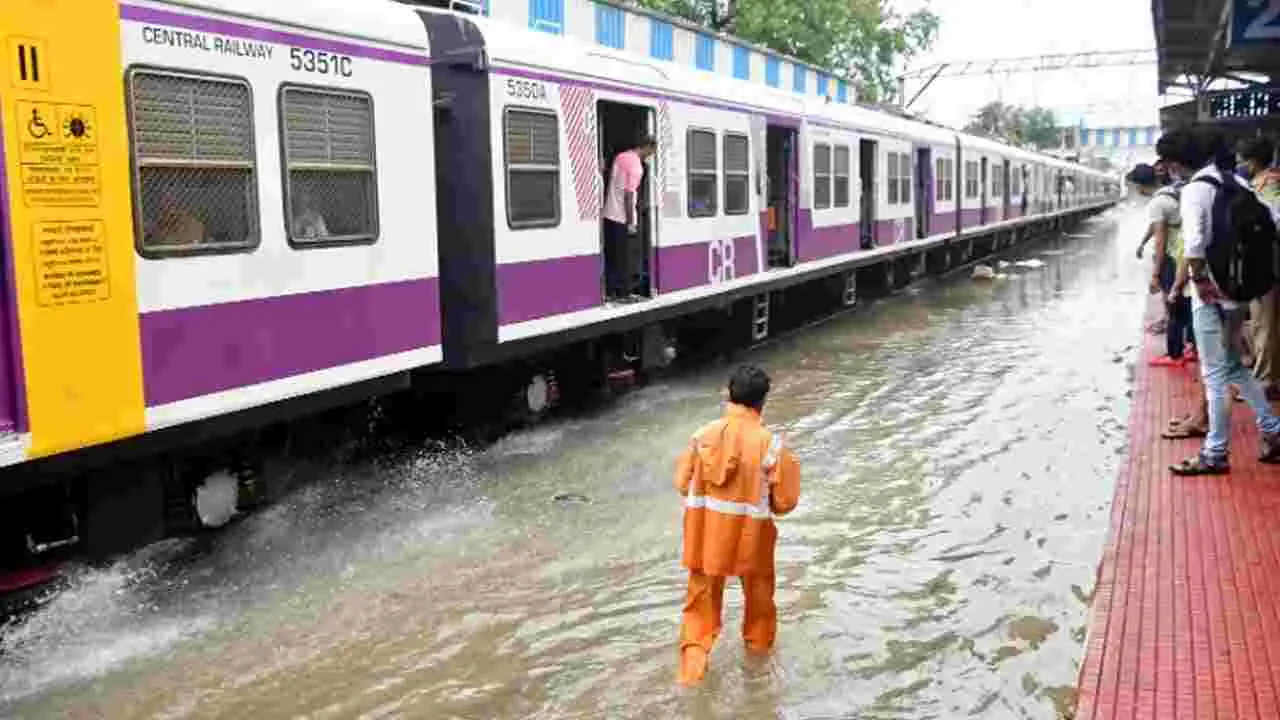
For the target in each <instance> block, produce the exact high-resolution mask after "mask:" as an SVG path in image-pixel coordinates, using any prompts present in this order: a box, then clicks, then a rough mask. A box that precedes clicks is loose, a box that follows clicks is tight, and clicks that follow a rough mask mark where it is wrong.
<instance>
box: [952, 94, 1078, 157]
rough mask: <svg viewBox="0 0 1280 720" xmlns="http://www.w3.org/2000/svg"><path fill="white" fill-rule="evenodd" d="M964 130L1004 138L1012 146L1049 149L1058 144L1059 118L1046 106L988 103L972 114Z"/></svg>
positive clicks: (999, 138)
mask: <svg viewBox="0 0 1280 720" xmlns="http://www.w3.org/2000/svg"><path fill="white" fill-rule="evenodd" d="M964 129H965V132H970V133H973V134H975V135H985V136H986V137H990V138H995V139H998V140H1004V141H1006V142H1010V143H1013V144H1015V145H1031V146H1033V147H1036V148H1049V147H1056V146H1057V145H1058V137H1059V135H1058V121H1057V118H1055V117H1054V115H1053V111H1052V110H1050V109H1048V108H1042V107H1033V108H1023V107H1019V106H1017V105H1007V104H1005V103H1002V102H998V101H997V102H989V103H987V104H986V105H983V106H982V107H981V108H979V109H978V112H976V113H974V115H973V118H972V119H971V120H970V121H969V124H968V125H966V126H965V128H964Z"/></svg>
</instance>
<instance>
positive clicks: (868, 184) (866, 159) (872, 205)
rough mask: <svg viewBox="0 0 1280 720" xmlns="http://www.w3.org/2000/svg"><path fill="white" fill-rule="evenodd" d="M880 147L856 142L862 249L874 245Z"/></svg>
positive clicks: (865, 142) (871, 141) (862, 141)
mask: <svg viewBox="0 0 1280 720" xmlns="http://www.w3.org/2000/svg"><path fill="white" fill-rule="evenodd" d="M879 149H880V146H879V143H877V142H876V141H875V140H860V141H858V179H859V181H860V183H861V195H860V196H859V197H860V200H859V203H860V207H861V216H860V219H859V224H858V227H859V228H861V230H862V247H864V248H871V247H875V244H876V240H875V238H876V188H877V187H878V184H877V182H876V165H877V163H876V154H877V153H878V152H879Z"/></svg>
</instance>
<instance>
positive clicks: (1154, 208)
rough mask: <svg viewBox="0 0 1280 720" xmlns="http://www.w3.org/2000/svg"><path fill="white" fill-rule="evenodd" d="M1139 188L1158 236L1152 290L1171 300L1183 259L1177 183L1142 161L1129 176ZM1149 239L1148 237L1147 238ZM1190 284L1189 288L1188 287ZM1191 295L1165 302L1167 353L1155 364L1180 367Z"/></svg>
mask: <svg viewBox="0 0 1280 720" xmlns="http://www.w3.org/2000/svg"><path fill="white" fill-rule="evenodd" d="M1125 179H1126V180H1127V181H1128V182H1130V183H1131V184H1133V185H1134V187H1136V188H1137V190H1138V192H1139V193H1140V194H1142V195H1143V196H1144V197H1149V198H1151V200H1150V201H1149V202H1148V203H1147V218H1148V220H1150V224H1149V225H1148V226H1147V234H1148V236H1149V237H1153V238H1155V250H1154V253H1153V254H1152V269H1151V284H1150V287H1151V292H1152V293H1153V294H1155V293H1159V294H1160V296H1161V299H1162V300H1168V298H1169V291H1170V290H1171V289H1173V281H1174V278H1175V276H1176V274H1177V269H1178V263H1179V262H1180V261H1181V260H1182V230H1181V225H1182V222H1181V220H1180V218H1179V214H1178V191H1179V186H1178V185H1177V184H1171V185H1164V186H1162V185H1161V182H1160V177H1159V175H1158V174H1157V173H1156V169H1155V168H1153V167H1151V166H1150V165H1146V164H1142V163H1139V164H1138V165H1136V166H1135V167H1134V168H1133V170H1131V171H1130V172H1129V174H1128V175H1126V176H1125ZM1144 242H1145V241H1144ZM1189 290H1190V288H1188V291H1189ZM1190 325H1191V298H1190V296H1189V295H1187V296H1184V297H1179V298H1177V299H1176V301H1172V302H1166V303H1165V354H1164V355H1163V356H1161V357H1158V358H1156V359H1154V360H1152V361H1151V364H1152V365H1154V366H1163V367H1169V366H1172V367H1180V366H1181V365H1182V364H1183V363H1184V353H1185V351H1186V349H1187V347H1186V346H1187V345H1188V344H1192V345H1194V341H1190V342H1189V336H1190V335H1191V327H1190Z"/></svg>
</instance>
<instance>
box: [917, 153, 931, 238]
mask: <svg viewBox="0 0 1280 720" xmlns="http://www.w3.org/2000/svg"><path fill="white" fill-rule="evenodd" d="M932 191H933V150H930V149H929V148H916V239H918V240H923V239H925V238H927V237H929V230H930V227H929V220H930V219H931V218H932V217H933V192H932Z"/></svg>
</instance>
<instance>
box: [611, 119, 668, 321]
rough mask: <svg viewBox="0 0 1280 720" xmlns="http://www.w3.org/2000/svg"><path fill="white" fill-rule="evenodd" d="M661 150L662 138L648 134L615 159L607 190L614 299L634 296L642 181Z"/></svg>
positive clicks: (612, 292) (612, 294) (612, 295)
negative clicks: (633, 269)
mask: <svg viewBox="0 0 1280 720" xmlns="http://www.w3.org/2000/svg"><path fill="white" fill-rule="evenodd" d="M657 150H658V142H657V140H655V139H654V138H653V137H651V136H646V137H645V138H644V139H643V140H641V141H640V143H639V144H638V145H636V146H635V147H633V148H631V149H630V150H623V151H622V152H620V153H618V155H617V156H616V157H614V159H613V168H612V170H611V171H610V173H609V186H608V187H607V188H605V192H604V276H605V294H606V296H607V298H608V299H610V300H621V299H630V298H631V297H633V290H634V288H633V287H632V286H631V284H632V277H631V263H630V262H629V261H630V259H631V253H632V250H633V248H632V243H633V242H635V240H636V239H637V236H638V235H639V232H640V208H639V205H638V203H639V195H640V182H641V180H643V178H644V164H645V161H647V160H648V159H649V158H651V157H653V155H654V153H655V152H657Z"/></svg>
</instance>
